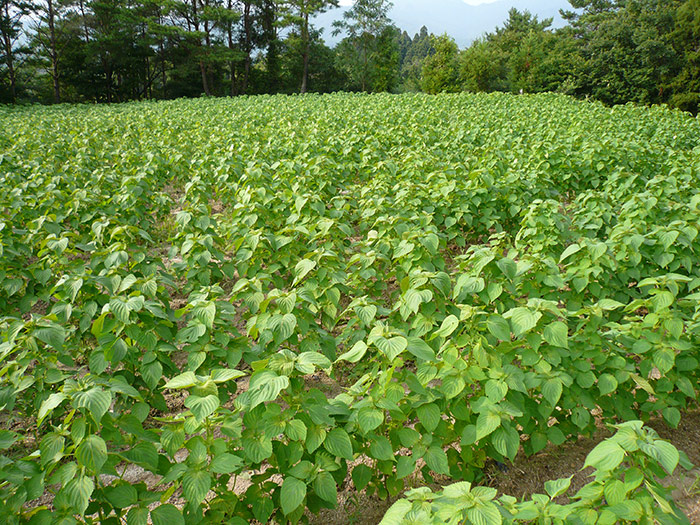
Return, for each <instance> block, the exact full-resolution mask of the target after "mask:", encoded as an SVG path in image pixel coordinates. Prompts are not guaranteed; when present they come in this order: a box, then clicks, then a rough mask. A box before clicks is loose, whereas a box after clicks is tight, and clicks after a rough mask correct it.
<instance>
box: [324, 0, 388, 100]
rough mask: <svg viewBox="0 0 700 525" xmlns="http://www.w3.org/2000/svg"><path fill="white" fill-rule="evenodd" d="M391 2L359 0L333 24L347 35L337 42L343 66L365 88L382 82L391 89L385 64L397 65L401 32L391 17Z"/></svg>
mask: <svg viewBox="0 0 700 525" xmlns="http://www.w3.org/2000/svg"><path fill="white" fill-rule="evenodd" d="M392 5H393V4H392V3H391V2H390V1H388V0H356V1H355V3H354V4H353V6H352V7H351V8H350V9H349V10H348V11H346V12H345V13H344V14H343V19H342V20H339V21H337V22H334V24H333V25H334V27H335V30H334V34H340V33H345V34H346V35H347V36H346V37H345V38H344V39H343V41H342V42H341V43H340V44H339V46H338V54H339V57H340V62H341V64H342V67H343V68H344V69H345V70H346V72H347V74H348V77H349V78H350V79H351V81H353V82H355V83H356V84H357V85H358V86H359V89H360V90H362V91H368V90H370V89H371V90H372V91H374V90H377V89H379V88H380V85H382V84H383V86H382V88H384V87H386V88H387V89H388V88H389V87H391V86H390V85H389V83H388V82H387V80H388V77H387V75H386V67H387V66H390V65H391V64H392V63H395V68H396V69H398V58H399V55H398V37H399V35H400V33H399V32H398V30H396V29H395V28H393V25H392V24H391V21H390V19H389V15H388V13H389V9H391V7H392ZM391 28H393V29H391ZM373 77H374V79H375V80H376V82H375V84H376V86H373V82H372V80H373ZM375 88H376V89H375Z"/></svg>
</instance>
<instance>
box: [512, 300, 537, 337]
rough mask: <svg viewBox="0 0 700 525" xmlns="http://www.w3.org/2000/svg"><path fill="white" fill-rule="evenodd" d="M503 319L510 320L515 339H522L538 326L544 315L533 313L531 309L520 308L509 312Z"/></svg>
mask: <svg viewBox="0 0 700 525" xmlns="http://www.w3.org/2000/svg"><path fill="white" fill-rule="evenodd" d="M503 317H505V318H506V319H509V320H510V324H511V326H512V328H513V333H514V334H515V337H520V336H522V335H523V334H526V333H527V332H529V331H530V330H532V329H533V328H535V326H537V321H539V319H540V317H542V314H541V313H539V312H533V311H531V310H530V309H529V308H525V307H518V308H513V309H512V310H508V311H507V312H506V313H505V314H504V315H503Z"/></svg>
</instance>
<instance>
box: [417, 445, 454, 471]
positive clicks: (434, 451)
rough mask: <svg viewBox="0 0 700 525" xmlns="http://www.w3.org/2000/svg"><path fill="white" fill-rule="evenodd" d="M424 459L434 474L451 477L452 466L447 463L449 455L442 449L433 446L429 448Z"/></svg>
mask: <svg viewBox="0 0 700 525" xmlns="http://www.w3.org/2000/svg"><path fill="white" fill-rule="evenodd" d="M423 459H424V460H425V463H426V464H427V465H428V467H429V468H430V470H432V471H433V472H436V473H438V474H445V475H449V473H450V466H449V464H448V462H447V454H445V451H444V450H442V449H441V448H440V447H436V446H432V447H430V448H428V450H427V451H426V453H425V456H423Z"/></svg>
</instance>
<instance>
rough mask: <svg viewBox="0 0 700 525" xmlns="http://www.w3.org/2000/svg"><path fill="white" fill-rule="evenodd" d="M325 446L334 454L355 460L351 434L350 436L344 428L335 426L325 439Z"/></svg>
mask: <svg viewBox="0 0 700 525" xmlns="http://www.w3.org/2000/svg"><path fill="white" fill-rule="evenodd" d="M323 446H324V448H325V449H326V450H327V451H328V452H330V453H331V454H333V455H334V456H337V457H339V458H343V459H346V460H348V461H352V460H353V453H352V443H351V441H350V436H348V433H347V432H345V430H343V429H342V428H334V429H333V430H331V431H330V432H328V434H327V435H326V439H325V440H324V441H323Z"/></svg>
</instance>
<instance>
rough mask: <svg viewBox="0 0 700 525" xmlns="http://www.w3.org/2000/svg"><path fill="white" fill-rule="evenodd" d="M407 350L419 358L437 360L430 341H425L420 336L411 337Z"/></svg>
mask: <svg viewBox="0 0 700 525" xmlns="http://www.w3.org/2000/svg"><path fill="white" fill-rule="evenodd" d="M407 350H408V351H409V352H410V353H411V354H413V355H414V356H415V357H417V358H418V359H422V360H424V361H434V360H435V352H434V351H433V349H432V348H430V346H429V345H428V343H426V342H425V341H423V339H421V338H420V337H409V338H408V346H407Z"/></svg>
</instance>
